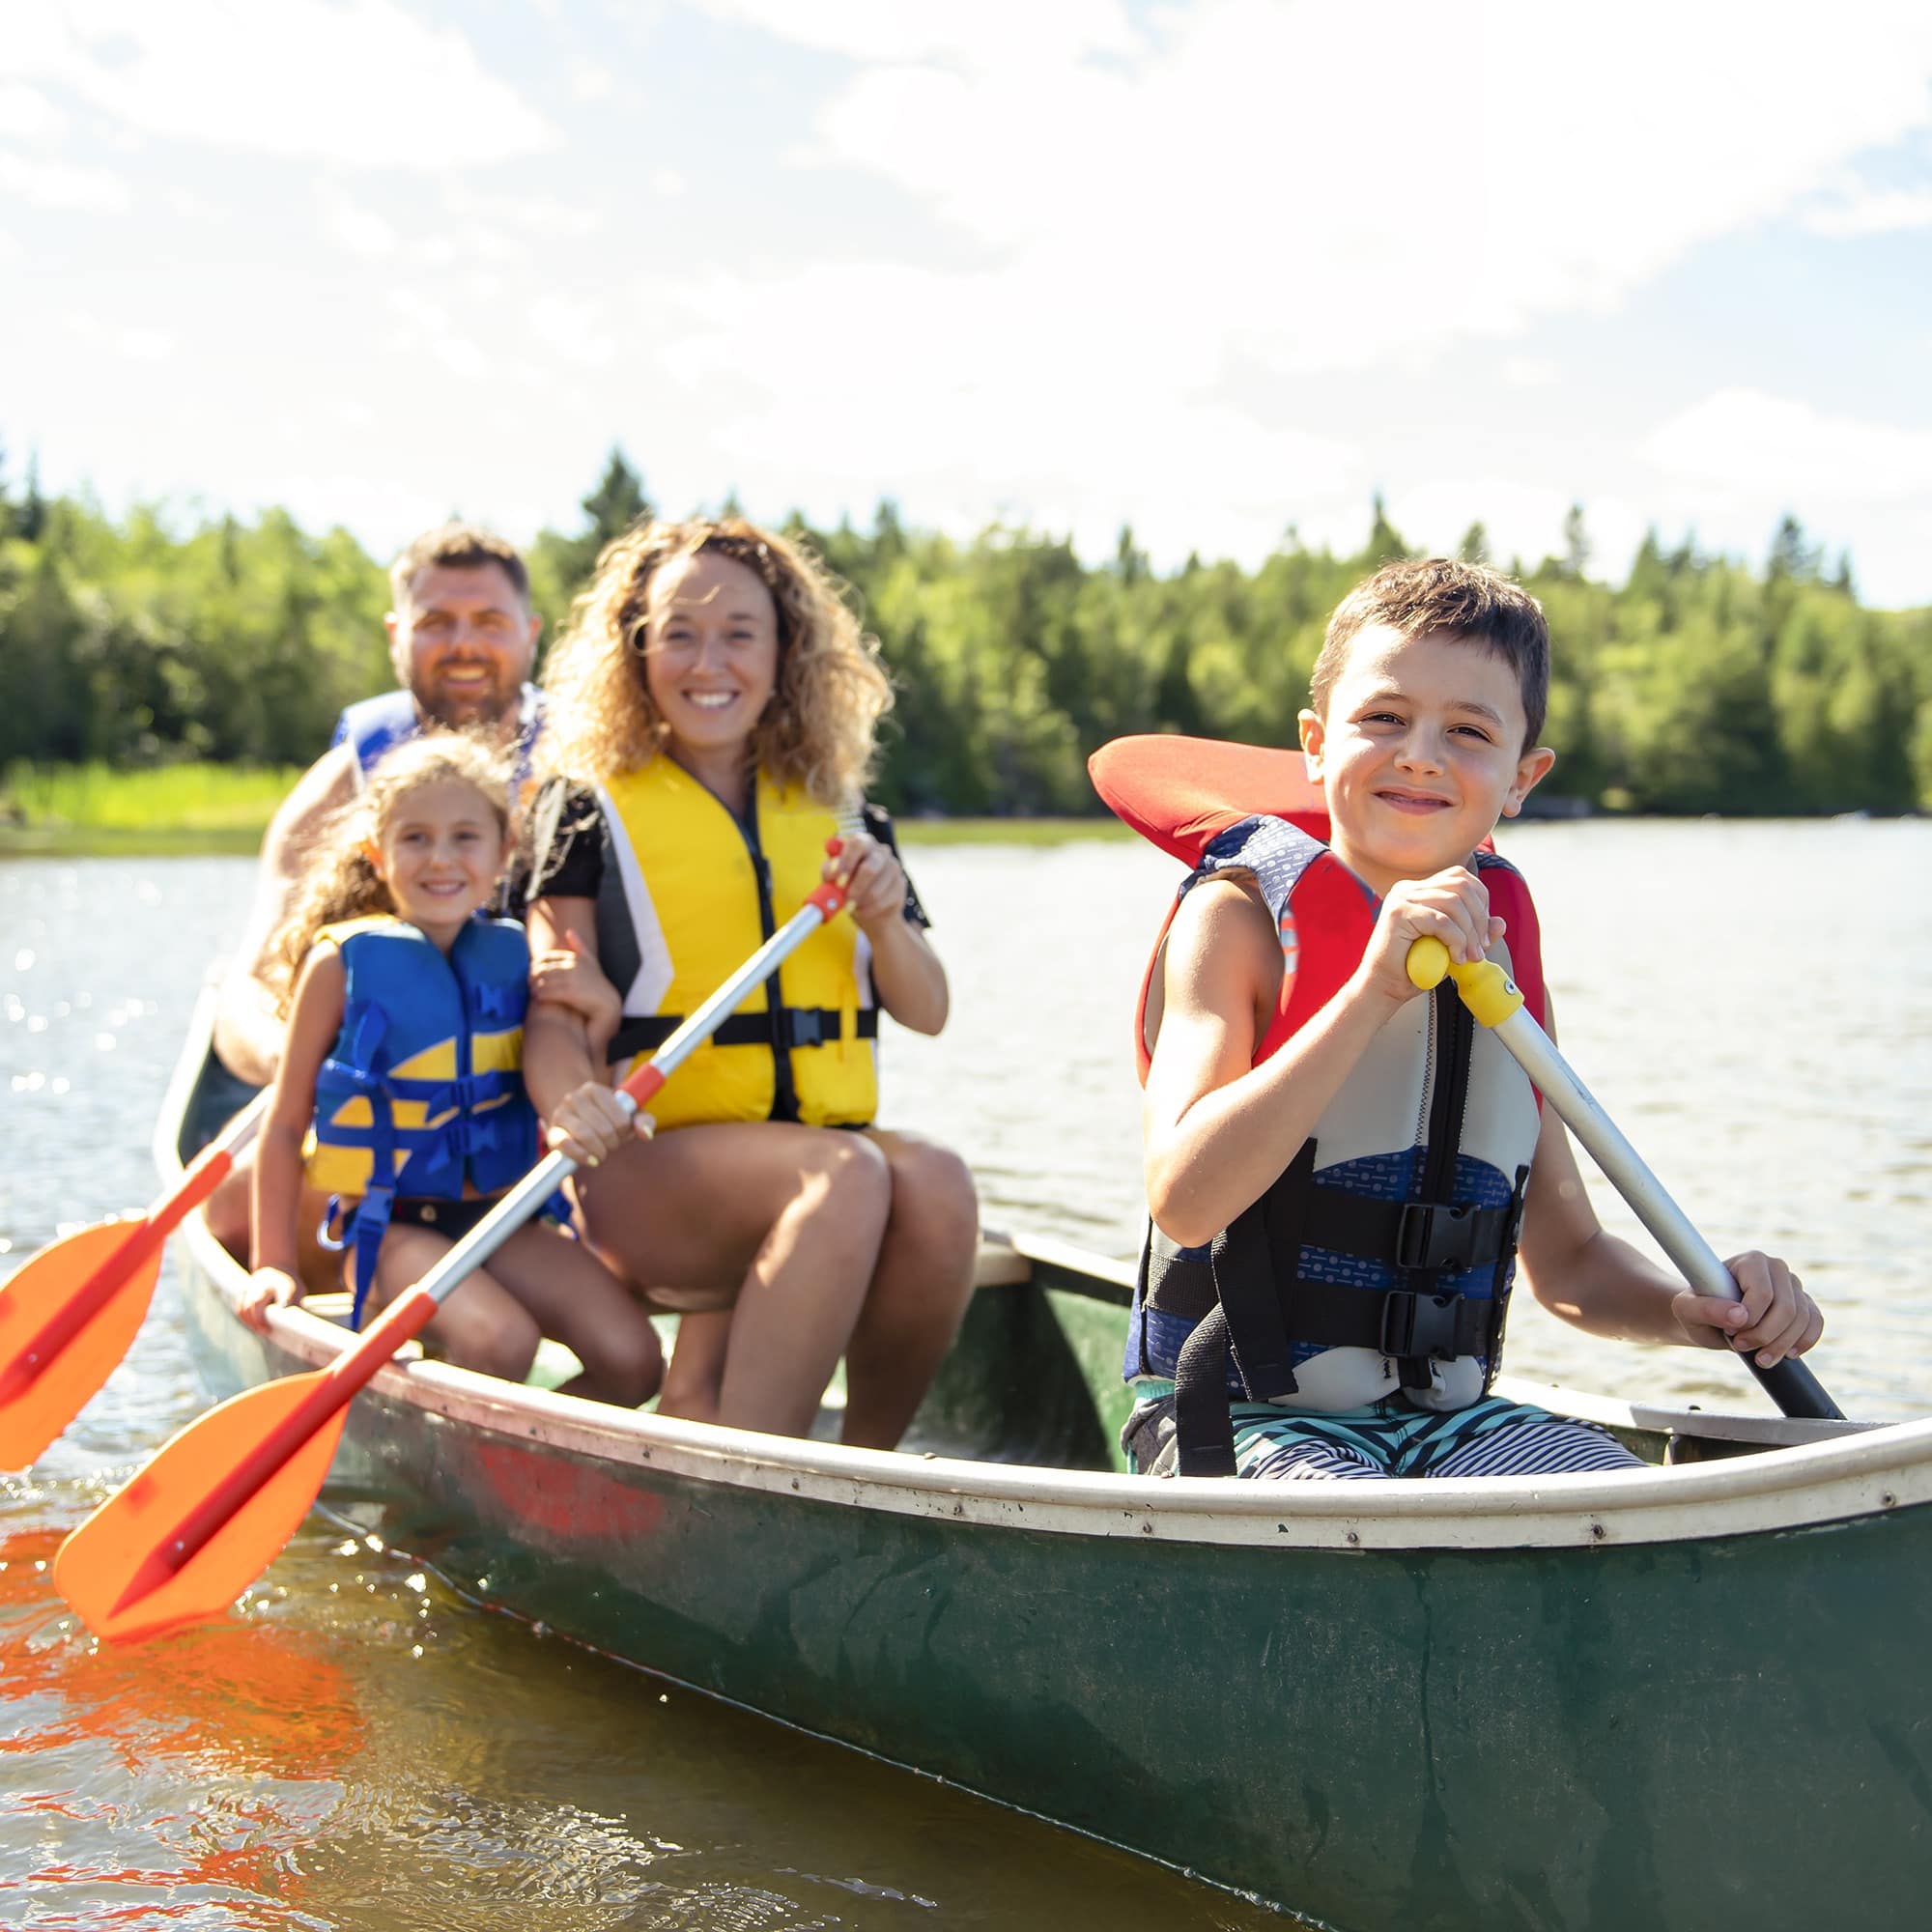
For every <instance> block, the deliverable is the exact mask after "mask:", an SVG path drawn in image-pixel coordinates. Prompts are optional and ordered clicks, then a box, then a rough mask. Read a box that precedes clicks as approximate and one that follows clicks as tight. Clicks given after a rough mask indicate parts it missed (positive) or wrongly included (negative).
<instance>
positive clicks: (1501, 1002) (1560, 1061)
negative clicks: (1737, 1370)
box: [1409, 940, 1844, 1422]
mask: <svg viewBox="0 0 1932 1932" xmlns="http://www.w3.org/2000/svg"><path fill="white" fill-rule="evenodd" d="M1439 945H1440V942H1439V941H1435V940H1417V941H1416V943H1415V945H1414V946H1413V947H1411V948H1410V950H1409V961H1410V975H1409V977H1410V978H1411V979H1413V980H1416V983H1417V984H1418V985H1420V984H1424V983H1429V984H1433V983H1434V980H1430V979H1427V978H1426V976H1427V974H1428V972H1429V970H1430V969H1429V966H1428V965H1427V964H1426V963H1421V962H1418V957H1417V955H1418V953H1419V952H1420V951H1421V949H1422V948H1424V947H1428V946H1439ZM1447 956H1448V955H1447V953H1446V952H1444V954H1443V963H1445V964H1446V961H1447ZM1448 970H1449V971H1450V972H1451V973H1453V974H1454V975H1455V976H1456V983H1457V989H1458V991H1459V992H1461V993H1462V995H1463V1002H1464V1004H1465V1005H1467V1006H1468V1008H1469V1009H1470V1011H1471V1012H1472V1013H1473V1014H1474V1015H1475V1017H1476V1018H1477V1019H1478V1020H1479V1021H1481V1022H1482V1024H1483V1025H1484V1026H1486V1027H1488V1028H1489V1030H1490V1031H1491V1032H1492V1034H1494V1035H1495V1037H1496V1038H1497V1039H1498V1040H1500V1041H1501V1042H1502V1044H1503V1046H1504V1047H1505V1048H1507V1049H1508V1051H1509V1054H1510V1057H1511V1058H1512V1059H1513V1060H1515V1062H1516V1063H1517V1065H1519V1066H1520V1067H1521V1068H1522V1070H1523V1072H1524V1073H1526V1074H1527V1075H1528V1076H1529V1081H1530V1084H1531V1086H1533V1087H1534V1088H1535V1089H1536V1091H1537V1092H1538V1093H1539V1094H1542V1095H1543V1098H1544V1100H1545V1102H1546V1104H1548V1106H1550V1107H1553V1108H1554V1109H1555V1110H1556V1114H1557V1118H1558V1119H1559V1120H1561V1121H1562V1122H1563V1123H1564V1125H1565V1126H1567V1127H1568V1128H1569V1129H1570V1131H1571V1132H1572V1133H1573V1134H1575V1135H1576V1136H1577V1139H1578V1140H1579V1141H1581V1142H1582V1144H1583V1145H1584V1147H1586V1148H1587V1149H1588V1150H1589V1151H1590V1157H1591V1158H1592V1159H1593V1160H1594V1161H1595V1162H1596V1163H1597V1165H1598V1166H1599V1167H1600V1168H1602V1169H1603V1171H1604V1173H1605V1175H1607V1176H1608V1177H1609V1179H1610V1182H1611V1184H1612V1185H1613V1186H1614V1187H1615V1188H1616V1190H1617V1192H1618V1193H1619V1194H1621V1195H1622V1196H1623V1198H1624V1199H1625V1200H1626V1201H1627V1202H1628V1203H1629V1204H1630V1207H1631V1209H1632V1211H1633V1212H1634V1214H1635V1215H1636V1217H1637V1219H1638V1220H1639V1221H1641V1222H1642V1223H1643V1225H1644V1226H1645V1227H1646V1228H1647V1229H1649V1230H1650V1233H1651V1235H1652V1236H1653V1237H1654V1238H1655V1240H1656V1241H1657V1244H1658V1246H1659V1247H1661V1248H1662V1250H1663V1252H1664V1253H1665V1254H1666V1255H1668V1256H1669V1257H1670V1259H1671V1261H1672V1262H1673V1263H1674V1264H1675V1265H1676V1266H1677V1268H1678V1270H1679V1271H1680V1272H1681V1273H1682V1274H1683V1276H1684V1279H1685V1280H1686V1281H1687V1282H1689V1283H1690V1286H1691V1287H1692V1288H1693V1289H1695V1290H1696V1292H1697V1293H1699V1294H1709V1295H1716V1296H1718V1297H1719V1298H1720V1299H1722V1300H1725V1301H1737V1300H1740V1299H1741V1298H1742V1297H1741V1296H1740V1294H1739V1293H1738V1285H1737V1283H1736V1282H1735V1281H1734V1280H1732V1278H1731V1271H1730V1269H1729V1268H1727V1267H1726V1266H1725V1265H1724V1264H1723V1263H1722V1261H1720V1260H1719V1257H1718V1252H1717V1250H1716V1249H1715V1248H1713V1247H1712V1246H1711V1244H1710V1242H1709V1241H1707V1240H1706V1239H1705V1238H1704V1237H1703V1236H1702V1235H1700V1234H1699V1233H1698V1232H1697V1230H1696V1228H1695V1227H1694V1226H1693V1225H1692V1224H1691V1221H1690V1216H1689V1215H1687V1214H1686V1213H1685V1211H1684V1210H1683V1208H1680V1207H1678V1205H1677V1203H1676V1202H1675V1201H1673V1200H1672V1199H1671V1198H1670V1196H1669V1194H1668V1193H1667V1192H1665V1190H1664V1187H1663V1184H1662V1181H1660V1180H1659V1179H1658V1178H1657V1177H1656V1175H1654V1174H1653V1173H1651V1171H1650V1169H1649V1168H1648V1167H1646V1166H1645V1165H1644V1162H1643V1160H1642V1158H1641V1156H1640V1155H1639V1154H1638V1153H1637V1151H1636V1150H1635V1149H1634V1147H1632V1146H1631V1144H1630V1142H1629V1141H1628V1140H1627V1139H1625V1137H1624V1134H1623V1131H1622V1129H1621V1128H1619V1127H1618V1125H1617V1123H1616V1122H1614V1121H1612V1120H1611V1119H1610V1117H1609V1116H1608V1115H1607V1114H1606V1113H1605V1112H1604V1110H1603V1108H1602V1107H1601V1106H1600V1105H1599V1104H1598V1102H1597V1098H1596V1096H1595V1095H1594V1094H1592V1093H1591V1092H1590V1090H1589V1089H1588V1088H1587V1087H1585V1086H1584V1085H1583V1083H1582V1081H1580V1080H1579V1079H1578V1078H1577V1075H1576V1072H1575V1071H1574V1070H1573V1068H1572V1067H1571V1065H1570V1063H1569V1062H1568V1061H1567V1060H1565V1059H1564V1058H1563V1056H1562V1054H1561V1053H1559V1052H1558V1051H1557V1049H1556V1042H1555V1041H1554V1040H1553V1039H1551V1038H1550V1037H1549V1036H1548V1034H1547V1033H1545V1032H1544V1030H1543V1029H1542V1028H1541V1027H1540V1026H1538V1025H1537V1023H1536V1021H1535V1019H1534V1018H1533V1017H1532V1015H1531V1014H1530V1013H1529V1012H1528V1011H1526V1010H1525V1009H1524V1008H1523V1007H1522V1005H1521V995H1520V994H1519V993H1517V991H1516V988H1515V986H1514V985H1512V984H1511V983H1510V981H1509V980H1508V978H1507V976H1506V975H1505V974H1504V973H1503V971H1502V969H1501V968H1500V967H1499V966H1496V965H1494V964H1493V963H1492V962H1491V961H1489V960H1485V961H1483V962H1482V963H1481V965H1478V966H1474V967H1467V966H1463V967H1454V966H1452V967H1449V968H1448ZM1489 976H1493V979H1491V978H1490V977H1489ZM1435 978H1436V979H1439V978H1440V974H1439V973H1438V974H1436V975H1435ZM1497 982H1499V984H1498V983H1497ZM1505 994H1510V995H1515V1006H1514V1009H1513V1010H1508V1011H1504V1010H1503V1009H1504V1008H1506V1007H1508V1005H1509V1001H1508V1000H1507V998H1506V997H1505ZM1486 1009H1487V1010H1486ZM1744 1362H1745V1366H1746V1367H1747V1368H1748V1369H1749V1370H1750V1372H1751V1374H1752V1375H1754V1376H1755V1377H1756V1378H1758V1380H1759V1381H1760V1382H1762V1383H1763V1384H1764V1387H1765V1389H1766V1391H1767V1393H1768V1394H1769V1395H1770V1396H1771V1399H1772V1400H1773V1401H1774V1402H1775V1403H1776V1404H1777V1406H1778V1407H1779V1408H1781V1409H1782V1410H1783V1411H1784V1413H1785V1414H1786V1415H1795V1416H1804V1417H1807V1418H1812V1419H1819V1420H1828V1421H1833V1422H1838V1421H1842V1420H1843V1419H1844V1414H1843V1411H1842V1410H1841V1409H1840V1408H1839V1407H1838V1406H1837V1404H1836V1403H1834V1402H1833V1400H1832V1398H1831V1397H1830V1396H1829V1395H1827V1394H1826V1393H1825V1391H1824V1389H1823V1388H1822V1387H1821V1386H1820V1385H1819V1381H1818V1378H1817V1377H1816V1376H1814V1375H1813V1374H1812V1373H1811V1371H1810V1370H1809V1369H1808V1368H1806V1367H1805V1366H1804V1363H1803V1362H1801V1361H1799V1360H1798V1359H1797V1358H1796V1357H1795V1356H1789V1355H1787V1356H1786V1357H1785V1359H1784V1360H1783V1361H1781V1362H1778V1363H1776V1365H1775V1366H1773V1367H1771V1368H1763V1367H1761V1366H1760V1365H1759V1363H1758V1360H1757V1357H1756V1356H1755V1355H1751V1354H1747V1355H1746V1356H1745V1357H1744Z"/></svg>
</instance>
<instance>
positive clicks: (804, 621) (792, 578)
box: [537, 517, 893, 810]
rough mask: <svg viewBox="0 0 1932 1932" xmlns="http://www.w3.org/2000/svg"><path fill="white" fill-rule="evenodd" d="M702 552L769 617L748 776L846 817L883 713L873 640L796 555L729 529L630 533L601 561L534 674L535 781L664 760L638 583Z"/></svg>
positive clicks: (829, 582) (708, 525)
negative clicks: (760, 601)
mask: <svg viewBox="0 0 1932 1932" xmlns="http://www.w3.org/2000/svg"><path fill="white" fill-rule="evenodd" d="M706 551H708V552H712V553H714V554H717V555H720V556H726V557H729V558H730V559H731V560H732V561H733V562H734V563H741V564H743V565H744V566H745V568H746V569H748V570H750V571H751V572H752V573H753V575H754V576H755V577H756V578H757V579H758V581H759V582H761V583H763V584H764V586H765V588H766V589H767V590H769V591H770V592H771V594H772V603H773V605H774V606H775V607H776V609H777V611H778V632H779V665H778V683H777V686H776V688H775V690H774V691H773V694H772V698H771V701H770V702H769V703H768V704H767V705H766V707H765V710H764V713H763V715H762V716H761V717H760V718H759V719H758V720H757V722H756V724H754V725H753V727H752V736H751V745H750V750H749V755H750V758H751V760H752V762H753V765H754V767H755V768H756V769H758V770H761V771H764V772H766V773H767V774H769V775H770V777H772V778H773V779H774V780H776V781H778V782H779V783H781V784H792V785H797V786H799V787H801V788H802V789H803V790H805V791H806V792H808V793H810V796H811V797H812V798H814V799H816V800H817V801H818V803H819V804H821V805H824V806H829V807H831V808H832V809H833V810H846V809H848V808H849V807H850V806H851V805H852V804H853V802H855V801H856V800H857V799H858V798H859V797H860V796H861V795H862V794H863V791H864V787H865V783H866V779H867V774H868V773H869V771H870V769H871V763H872V756H873V752H874V743H873V732H874V727H875V726H876V725H877V724H878V722H879V720H880V718H882V717H883V716H884V715H885V713H886V712H887V711H889V710H890V709H891V708H892V703H893V687H892V680H891V679H890V678H889V677H888V676H887V674H886V671H885V668H884V666H882V665H881V664H880V662H879V644H878V639H876V638H872V637H868V636H867V634H866V633H865V632H864V631H862V630H861V629H860V626H859V619H858V617H857V616H856V615H855V614H854V612H853V611H852V609H851V607H850V606H849V605H848V604H847V603H846V601H845V598H844V596H843V594H842V589H843V586H842V585H840V584H839V583H838V581H837V580H836V579H835V578H834V577H833V576H832V574H831V572H830V571H828V570H827V569H826V567H825V565H824V563H823V562H821V561H820V559H819V558H818V557H817V556H815V555H814V554H812V553H811V552H810V550H809V549H808V548H807V547H806V546H805V545H804V544H802V543H800V542H798V541H797V540H795V539H793V538H790V537H783V536H777V535H774V534H773V533H772V532H770V531H768V530H761V529H759V528H758V527H757V526H756V525H754V524H750V523H747V522H746V521H745V520H744V519H743V518H742V517H719V518H709V517H695V518H692V519H690V520H688V521H687V522H684V523H680V524H672V523H652V524H643V525H640V526H638V527H637V528H636V529H633V530H630V531H628V532H627V533H626V534H625V535H623V536H621V537H618V538H617V539H615V541H614V542H612V543H611V544H608V545H607V546H606V547H605V550H604V554H603V555H602V556H601V557H599V559H598V562H597V574H596V576H595V578H594V579H593V580H592V581H591V583H590V587H589V588H588V589H587V590H584V591H583V592H582V593H581V594H580V595H579V597H578V598H577V600H576V602H575V603H574V604H573V605H572V606H571V611H570V617H569V620H568V621H567V623H566V624H565V626H564V630H563V634H562V636H561V637H560V638H559V639H557V642H556V644H555V645H554V648H553V649H552V651H551V654H550V657H549V659H548V660H547V661H546V663H545V667H544V679H543V682H544V689H545V690H546V691H547V692H548V693H549V695H550V700H551V701H550V705H549V708H548V711H547V713H546V716H545V722H544V732H543V736H542V738H541V739H539V740H538V744H537V758H538V762H539V764H540V766H541V768H542V770H543V771H544V772H546V773H549V774H554V775H557V774H560V775H563V776H567V777H570V778H575V779H580V780H584V781H589V782H591V783H601V782H602V781H605V780H607V779H611V778H615V777H617V776H618V775H619V774H620V773H623V772H629V771H635V770H636V769H637V768H638V767H639V765H641V764H643V763H644V762H645V761H646V760H647V759H649V758H650V757H652V756H653V755H654V754H655V753H658V752H660V751H662V750H663V749H664V745H665V742H666V739H667V738H668V735H669V733H668V727H667V726H666V725H665V722H664V718H663V716H662V714H661V713H660V712H659V710H658V708H657V706H656V704H655V703H654V702H653V701H652V699H651V695H650V693H649V691H648V690H647V689H646V688H645V683H644V678H643V668H642V659H641V652H642V649H643V644H644V629H645V609H646V605H647V603H648V600H649V596H650V586H651V580H652V579H653V578H654V577H655V576H656V574H657V573H658V572H659V571H660V570H661V569H663V568H664V566H665V565H666V564H667V563H669V562H671V561H673V560H674V559H675V558H678V557H685V556H696V555H697V554H699V553H700V552H706Z"/></svg>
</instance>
